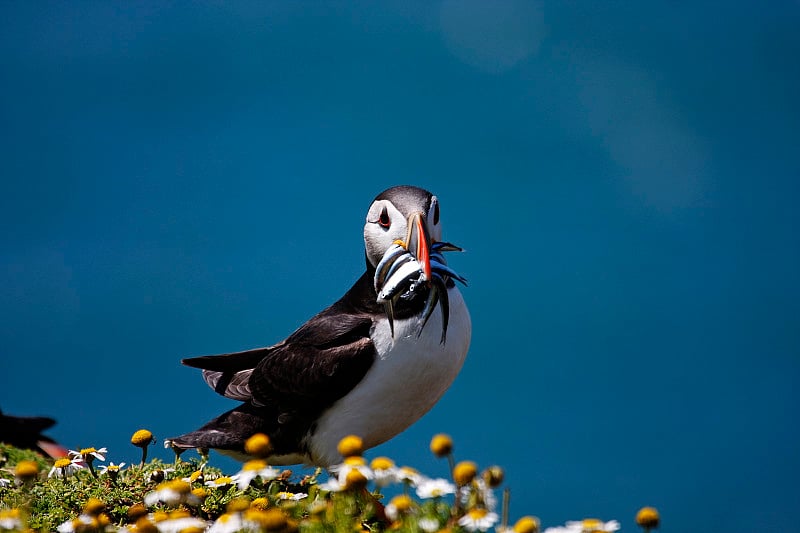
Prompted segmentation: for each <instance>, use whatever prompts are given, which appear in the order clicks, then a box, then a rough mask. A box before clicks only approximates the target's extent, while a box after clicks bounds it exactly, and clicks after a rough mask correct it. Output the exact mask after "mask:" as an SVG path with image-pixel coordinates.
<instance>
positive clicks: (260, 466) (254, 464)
mask: <svg viewBox="0 0 800 533" xmlns="http://www.w3.org/2000/svg"><path fill="white" fill-rule="evenodd" d="M266 467H267V462H266V461H262V460H261V459H253V460H252V461H247V462H246V463H245V464H244V466H242V470H247V471H254V470H256V471H257V470H264V469H265V468H266Z"/></svg>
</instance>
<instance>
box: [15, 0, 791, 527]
mask: <svg viewBox="0 0 800 533" xmlns="http://www.w3.org/2000/svg"><path fill="white" fill-rule="evenodd" d="M798 27H800V5H799V4H798V3H797V2H781V1H775V2H768V3H766V4H762V5H758V6H756V4H755V3H751V4H750V5H749V6H748V4H744V3H743V4H739V3H736V2H728V3H717V2H710V3H694V2H692V3H676V2H652V3H651V2H647V3H636V2H630V3H625V2H583V1H574V2H552V3H544V4H540V3H534V2H527V1H518V2H492V3H488V2H486V3H482V2H477V1H475V0H470V1H465V2H456V1H455V0H446V1H444V2H442V3H413V2H412V3H407V2H395V3H385V2H379V3H371V2H364V3H353V2H336V3H320V2H311V3H307V4H306V3H291V2H253V3H246V2H240V3H236V4H235V6H230V5H226V3H224V2H207V3H202V4H183V3H179V2H158V3H148V2H136V3H127V2H125V3H122V2H119V3H107V2H58V3H44V2H17V3H13V2H3V3H2V4H1V5H0V50H1V51H2V54H0V77H1V79H0V95H2V98H0V128H1V129H0V132H2V142H1V143H0V176H2V194H0V226H1V227H2V243H0V244H1V246H0V269H1V270H0V272H2V278H1V281H0V351H2V369H1V370H0V407H2V408H3V409H4V410H5V411H6V412H9V413H14V414H18V415H38V414H46V415H50V416H53V417H55V418H57V419H58V421H59V423H58V425H57V426H56V427H55V428H53V429H52V430H51V431H50V434H51V435H52V436H53V437H56V438H57V439H59V440H60V441H62V442H63V443H64V444H65V445H66V446H68V447H71V448H75V447H82V446H96V447H100V446H107V447H108V448H109V459H111V460H114V461H117V462H119V461H121V460H123V461H127V462H129V463H130V462H135V461H136V458H137V450H136V449H134V448H133V447H132V446H130V444H129V443H128V439H129V437H130V435H131V433H132V432H133V431H134V430H136V429H138V428H139V427H147V428H149V429H151V430H152V431H153V432H154V433H155V435H156V436H157V437H158V438H159V439H162V438H164V437H168V436H173V435H176V434H179V433H181V432H184V431H187V430H190V429H193V428H195V427H197V426H198V425H200V424H201V423H203V422H205V421H206V420H207V419H209V418H210V417H212V416H214V415H216V414H218V413H219V412H222V411H223V410H225V409H227V408H230V407H231V406H233V405H235V403H234V402H231V401H228V400H225V399H224V398H221V397H217V396H216V395H215V394H214V393H213V392H212V391H211V390H210V389H208V388H207V387H206V385H205V384H204V383H203V382H202V380H201V378H200V375H199V373H198V372H197V371H196V370H193V369H189V368H186V367H182V366H181V365H180V363H179V360H180V358H182V357H186V356H191V355H201V354H209V353H219V352H227V351H235V350H242V349H247V348H251V347H257V346H263V345H267V344H271V343H274V342H277V341H279V340H281V339H282V338H283V337H284V336H285V335H287V334H288V333H289V332H290V331H292V330H293V329H294V328H295V327H297V326H298V325H300V324H301V323H302V322H303V321H304V320H305V319H307V318H308V317H310V316H311V315H312V314H313V313H315V312H316V311H318V310H320V309H322V308H323V307H324V306H326V305H328V304H329V303H331V302H332V301H334V300H335V299H337V298H338V297H339V296H341V294H342V293H343V292H344V291H345V290H346V289H347V288H348V287H349V286H350V284H351V283H352V282H353V281H354V280H355V279H356V278H357V277H358V276H359V275H360V273H361V271H362V269H363V245H362V240H361V231H362V225H363V220H364V215H365V213H366V210H367V207H368V206H369V203H370V201H371V200H372V198H373V197H374V196H375V195H376V194H377V193H378V192H380V191H381V190H383V189H385V188H387V187H389V186H391V185H395V184H401V183H412V184H416V185H420V186H423V187H426V188H428V189H430V190H432V191H433V192H434V193H435V194H437V195H438V196H439V198H440V199H441V202H442V206H443V207H442V217H443V223H444V228H445V233H444V235H445V238H446V239H447V240H450V241H451V242H454V243H457V244H460V245H462V246H464V247H465V248H466V249H467V252H466V253H464V254H461V255H456V256H452V257H451V258H450V259H451V261H450V262H451V265H452V266H454V267H455V269H456V270H457V271H459V272H460V273H462V274H464V275H465V276H467V277H468V278H469V280H470V286H469V287H468V288H467V289H465V291H464V293H465V297H466V299H467V301H468V303H469V305H470V309H471V312H472V318H473V326H474V333H473V343H472V347H471V350H470V355H469V357H468V360H467V363H466V365H465V367H464V369H463V371H462V373H461V375H460V376H459V378H458V379H457V381H456V383H455V384H454V385H453V387H452V388H451V389H450V391H449V392H448V393H447V394H446V396H445V397H444V398H443V399H442V401H441V402H440V403H439V404H438V405H437V406H436V407H435V408H434V409H433V410H432V411H431V413H430V414H429V415H427V416H426V417H424V418H423V419H422V420H421V421H420V422H419V423H417V424H416V425H415V426H413V427H412V428H411V429H409V430H408V431H407V432H405V433H403V434H402V435H400V436H399V437H397V438H396V439H394V440H393V441H391V442H389V443H387V444H385V445H383V446H381V447H379V448H378V449H376V450H373V451H371V452H370V454H369V456H370V457H374V456H375V455H377V454H385V455H389V456H391V457H393V458H395V459H396V460H397V461H398V462H400V463H404V464H412V465H414V466H417V467H418V468H420V469H422V470H423V471H424V472H426V473H428V474H429V475H444V474H445V471H446V467H445V465H444V464H443V463H442V462H437V461H436V460H435V459H434V458H432V457H431V456H430V454H429V452H428V450H427V447H428V441H429V438H430V436H431V435H433V434H434V433H437V432H440V431H443V432H447V433H450V434H451V435H452V436H453V437H454V439H455V442H456V455H457V457H458V458H459V459H473V460H476V461H478V462H479V464H480V465H482V466H486V465H488V464H491V463H498V464H500V465H502V466H504V467H505V468H506V469H507V485H508V486H510V487H511V489H512V507H511V514H512V518H516V517H519V516H520V515H523V514H529V513H530V514H536V515H538V516H540V517H541V518H542V521H543V524H544V525H546V526H551V525H556V524H558V523H562V522H563V521H565V520H568V519H578V518H583V517H586V516H597V517H599V518H603V519H611V518H616V519H619V520H621V521H622V523H623V529H624V530H627V531H633V530H635V525H634V523H633V517H634V515H635V513H636V511H637V509H638V508H639V507H640V506H642V505H654V506H656V507H658V508H659V510H660V511H661V513H662V516H663V528H662V529H663V531H665V532H669V531H684V532H692V531H728V532H750V531H778V530H780V531H799V530H800V529H798V527H799V526H798V524H797V520H795V519H794V518H795V516H794V515H795V514H796V510H797V509H798V506H800V489H798V483H797V480H798V477H800V454H798V420H800V417H799V416H798V415H799V414H800V413H799V412H798V411H800V409H798V407H800V401H798V400H799V398H798V370H800V365H799V364H798V359H799V358H800V315H799V313H798V312H799V311H800V305H799V304H798V296H800V290H799V289H800V286H799V285H800V283H799V282H798V272H800V239H799V238H798V227H800V224H798V222H800V220H798V219H799V218H800V217H799V216H798V210H797V206H796V203H797V199H798V193H800V186H799V185H798V178H799V177H800V157H799V156H798V139H800V104H799V103H798V101H799V99H798V95H799V94H800V73H799V72H800V67H799V66H798V65H800V32H798V31H797V28H798ZM156 455H157V456H160V457H163V458H165V459H168V458H170V457H171V455H170V454H168V453H167V452H166V451H165V450H163V449H159V450H158V451H157V452H156ZM215 461H217V462H218V464H221V465H231V466H230V469H233V468H234V466H233V463H226V462H225V461H227V460H225V461H223V460H222V459H219V456H217V458H216V459H215ZM226 467H227V466H226Z"/></svg>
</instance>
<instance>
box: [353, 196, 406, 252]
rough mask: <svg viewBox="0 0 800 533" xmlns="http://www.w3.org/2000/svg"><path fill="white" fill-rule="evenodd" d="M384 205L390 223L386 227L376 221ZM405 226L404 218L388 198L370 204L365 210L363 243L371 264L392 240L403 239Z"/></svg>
mask: <svg viewBox="0 0 800 533" xmlns="http://www.w3.org/2000/svg"><path fill="white" fill-rule="evenodd" d="M384 207H385V208H386V213H387V214H388V215H389V221H390V223H391V225H390V226H389V227H388V228H384V227H383V226H381V225H380V224H379V223H378V221H379V220H380V216H381V212H382V211H383V209H384ZM406 226H407V222H406V218H405V217H404V216H403V214H402V213H401V212H400V211H398V210H397V208H396V207H395V206H394V205H393V204H392V203H391V202H389V201H388V200H378V201H376V202H374V203H373V204H372V205H371V206H370V208H369V211H368V212H367V221H366V224H364V245H365V246H366V249H367V257H368V258H369V260H370V263H372V265H373V266H375V265H377V264H378V261H380V260H381V257H383V254H384V253H385V252H386V250H388V249H389V247H390V246H391V245H392V243H393V242H394V241H396V240H402V239H405V237H406Z"/></svg>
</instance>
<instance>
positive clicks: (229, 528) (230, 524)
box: [207, 513, 244, 533]
mask: <svg viewBox="0 0 800 533" xmlns="http://www.w3.org/2000/svg"><path fill="white" fill-rule="evenodd" d="M242 529H244V523H243V522H242V514H241V513H225V514H224V515H222V516H220V517H219V518H217V520H216V521H215V522H214V523H213V524H211V527H210V528H208V530H207V533H235V532H236V531H240V530H242Z"/></svg>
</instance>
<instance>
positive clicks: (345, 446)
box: [337, 435, 364, 457]
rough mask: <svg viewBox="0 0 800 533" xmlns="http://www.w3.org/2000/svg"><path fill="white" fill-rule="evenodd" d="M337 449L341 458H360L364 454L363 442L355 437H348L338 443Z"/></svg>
mask: <svg viewBox="0 0 800 533" xmlns="http://www.w3.org/2000/svg"><path fill="white" fill-rule="evenodd" d="M337 449H338V450H339V453H340V454H341V455H342V457H353V456H360V455H361V454H362V453H364V441H363V440H361V437H357V436H356V435H348V436H346V437H344V438H343V439H342V440H340V441H339V446H338V448H337Z"/></svg>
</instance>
